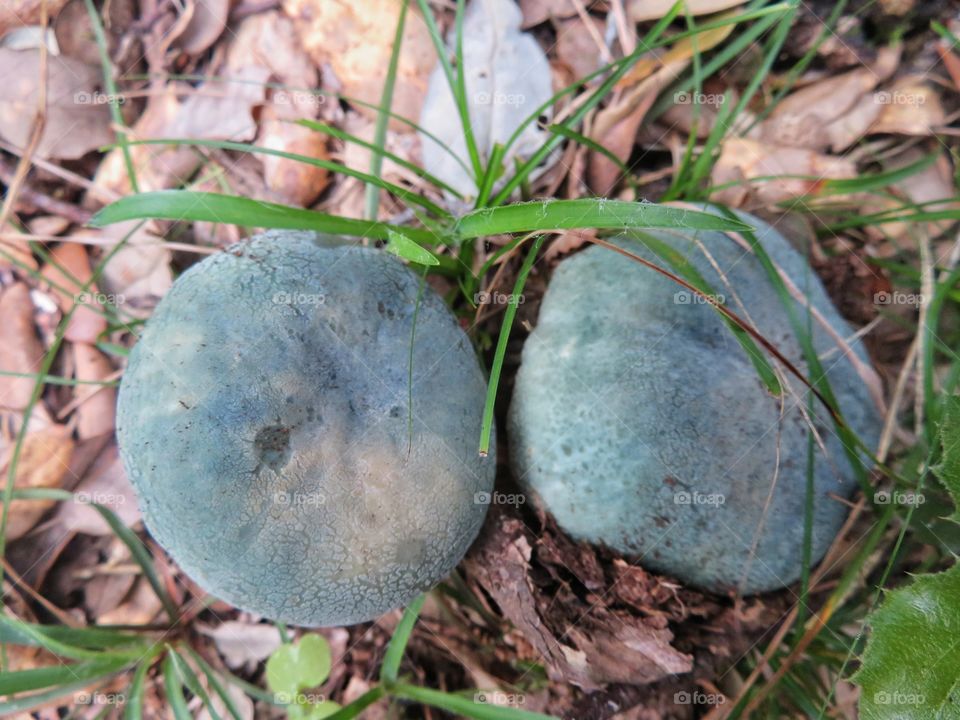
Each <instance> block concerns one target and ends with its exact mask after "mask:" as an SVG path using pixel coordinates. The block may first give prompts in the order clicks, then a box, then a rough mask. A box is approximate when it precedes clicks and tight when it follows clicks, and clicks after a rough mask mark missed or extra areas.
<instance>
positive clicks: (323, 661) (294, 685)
mask: <svg viewBox="0 0 960 720" xmlns="http://www.w3.org/2000/svg"><path fill="white" fill-rule="evenodd" d="M330 665H331V658H330V646H329V645H328V644H327V640H326V638H324V637H323V636H322V635H318V634H316V633H311V634H310V635H304V636H303V637H302V638H300V640H298V641H297V642H295V643H288V644H286V645H281V646H280V647H278V648H277V649H276V650H275V651H274V652H273V655H271V656H270V659H269V660H267V686H268V687H269V688H270V689H271V690H273V692H274V693H276V694H277V695H286V696H289V697H290V698H294V697H295V696H296V695H297V694H298V693H299V692H300V691H301V690H303V689H304V688H311V687H316V686H317V685H319V684H320V683H322V682H323V681H324V680H326V679H327V675H329V674H330Z"/></svg>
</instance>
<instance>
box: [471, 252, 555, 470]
mask: <svg viewBox="0 0 960 720" xmlns="http://www.w3.org/2000/svg"><path fill="white" fill-rule="evenodd" d="M545 238H546V235H538V236H537V238H536V240H534V242H533V245H532V246H531V248H530V250H528V251H527V256H526V257H525V258H524V259H523V265H522V266H521V267H520V272H519V274H518V275H517V280H516V282H515V283H514V285H513V293H512V294H511V295H510V299H509V302H508V303H507V309H506V311H505V312H504V314H503V322H502V323H501V324H500V336H499V337H498V338H497V349H496V352H495V354H494V356H493V365H492V367H491V368H490V381H489V382H488V383H487V397H486V400H485V402H484V406H483V425H482V426H481V428H480V449H479V452H480V455H481V456H482V457H486V455H487V454H488V453H489V452H490V435H491V434H492V432H493V409H494V405H495V403H496V400H497V388H498V387H499V385H500V373H501V371H502V370H503V359H504V358H505V357H506V355H507V342H508V341H509V340H510V330H511V329H512V328H513V319H514V318H515V317H516V315H517V307H518V306H519V305H520V296H521V294H522V293H523V286H524V285H525V284H526V282H527V276H528V275H529V274H530V269H531V268H532V267H533V263H534V261H535V260H536V259H537V253H538V252H540V247H541V246H542V245H543V241H544V239H545Z"/></svg>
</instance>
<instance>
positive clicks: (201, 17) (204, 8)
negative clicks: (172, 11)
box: [173, 0, 230, 55]
mask: <svg viewBox="0 0 960 720" xmlns="http://www.w3.org/2000/svg"><path fill="white" fill-rule="evenodd" d="M186 5H187V7H190V8H191V10H190V12H191V15H190V21H189V22H188V23H187V26H186V27H185V28H184V30H183V32H182V33H180V35H178V36H177V38H176V40H174V41H173V46H174V47H178V48H180V49H181V50H183V51H184V52H186V53H189V54H191V55H199V54H200V53H202V52H204V51H206V50H207V49H208V48H209V47H210V46H211V45H213V43H215V42H216V40H217V38H219V37H220V35H221V34H222V33H223V31H224V30H225V29H226V27H227V16H228V15H229V13H230V0H187V3H186Z"/></svg>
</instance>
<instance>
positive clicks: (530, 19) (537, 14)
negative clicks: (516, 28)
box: [520, 0, 590, 30]
mask: <svg viewBox="0 0 960 720" xmlns="http://www.w3.org/2000/svg"><path fill="white" fill-rule="evenodd" d="M589 4H590V2H589V0H587V2H585V3H584V5H589ZM520 12H522V13H523V25H522V26H521V27H522V28H523V29H524V30H526V29H527V28H531V27H533V26H534V25H539V24H540V23H543V22H546V21H547V20H550V19H554V20H563V19H565V18H570V17H573V16H574V15H576V14H577V8H576V6H575V5H574V4H573V3H572V2H570V0H520Z"/></svg>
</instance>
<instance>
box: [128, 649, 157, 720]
mask: <svg viewBox="0 0 960 720" xmlns="http://www.w3.org/2000/svg"><path fill="white" fill-rule="evenodd" d="M149 669H150V663H149V662H142V663H140V664H139V665H137V669H136V671H135V672H134V673H133V680H131V681H130V687H129V688H127V702H126V703H125V705H124V708H123V718H124V720H142V718H143V695H144V685H145V681H146V678H147V671H148V670H149Z"/></svg>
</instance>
